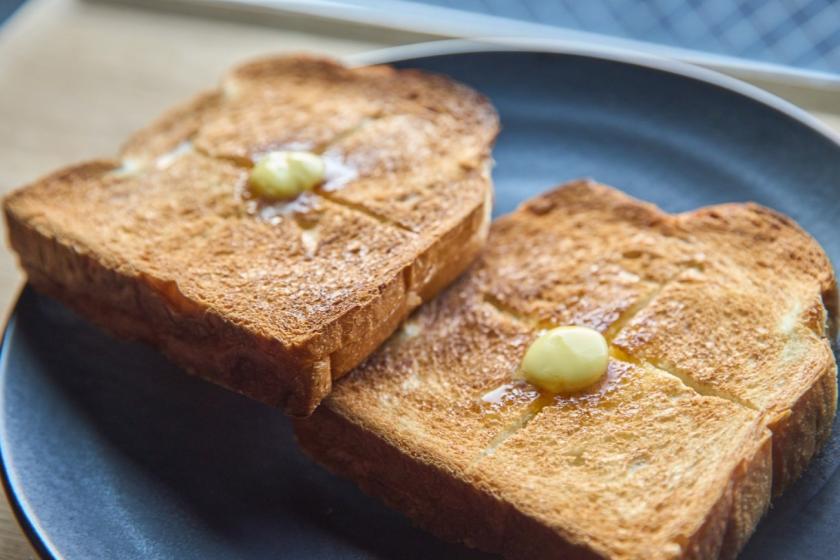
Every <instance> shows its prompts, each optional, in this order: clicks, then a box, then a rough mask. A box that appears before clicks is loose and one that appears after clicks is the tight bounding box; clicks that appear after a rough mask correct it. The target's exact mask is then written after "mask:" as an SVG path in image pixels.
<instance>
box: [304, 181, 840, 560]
mask: <svg viewBox="0 0 840 560" xmlns="http://www.w3.org/2000/svg"><path fill="white" fill-rule="evenodd" d="M716 211H719V212H723V211H727V212H734V213H736V214H738V215H744V214H751V213H757V215H758V217H754V216H752V215H751V216H750V218H749V220H750V221H752V220H755V221H754V223H753V225H752V227H753V230H752V231H753V235H754V237H758V238H761V239H763V238H764V236H767V240H766V243H767V246H773V245H774V243H773V241H771V240H770V237H769V234H768V233H767V232H766V231H765V230H764V229H763V228H764V227H765V225H766V223H767V222H766V221H762V220H770V221H772V223H776V224H779V226H780V228H781V230H776V229H775V228H773V231H778V233H777V235H781V236H783V238H784V241H783V242H784V243H785V247H784V249H779V251H780V252H779V255H781V254H784V252H785V251H786V252H787V254H788V257H787V258H789V259H792V260H794V261H797V262H798V259H800V258H802V259H808V261H807V263H805V262H803V264H801V265H800V266H793V267H792V268H791V269H786V268H785V266H784V265H783V264H782V263H776V264H774V265H773V267H774V270H773V271H772V272H770V271H764V270H763V268H762V266H761V265H760V264H758V261H759V259H760V258H761V257H763V256H765V255H767V253H765V250H768V249H767V247H764V246H759V247H757V251H756V252H754V253H752V255H751V256H750V254H748V253H747V251H748V246H749V245H750V242H746V241H745V243H744V245H743V246H740V247H739V246H738V245H737V243H736V241H735V240H729V239H728V237H729V236H734V237H735V239H739V238H740V236H743V235H747V233H746V229H747V228H748V226H747V225H745V224H746V223H745V222H742V223H741V225H739V226H736V225H735V224H728V225H725V224H722V225H718V226H715V227H712V226H711V225H705V220H706V219H707V216H708V215H709V214H710V213H714V212H716ZM715 223H717V222H715ZM768 227H770V226H768ZM728 230H731V231H728ZM753 243H755V242H753ZM747 282H751V283H752V284H751V288H750V289H747V288H746V286H747ZM833 286H834V279H833V273H832V272H831V267H830V265H829V264H828V261H827V260H826V259H825V257H824V255H823V253H822V251H821V250H820V248H819V246H818V245H817V244H816V242H814V241H813V240H812V239H811V238H810V237H808V236H807V235H806V234H804V233H803V232H802V231H801V230H800V229H799V228H798V227H797V226H795V224H793V223H792V222H790V221H789V220H786V219H783V218H780V217H779V216H778V215H776V214H774V213H771V212H769V211H767V210H766V209H763V208H759V207H756V206H752V205H743V206H738V205H730V206H725V207H713V208H709V209H704V210H700V211H697V212H692V213H686V214H681V215H675V216H673V215H668V214H666V213H664V212H662V211H660V210H658V209H657V208H655V207H653V206H651V205H648V204H645V203H641V202H639V201H636V200H634V199H632V198H630V197H628V196H626V195H624V194H622V193H620V192H618V191H615V190H613V189H610V188H608V187H605V186H602V185H598V184H594V183H591V182H586V181H583V182H577V183H573V184H570V185H567V186H565V187H562V188H559V189H557V190H554V191H552V192H549V193H547V194H545V195H543V196H540V197H537V198H536V199H533V200H531V201H529V202H527V203H525V204H524V205H523V206H522V207H521V208H520V209H519V210H517V211H516V212H514V213H513V214H510V215H508V216H505V217H503V218H501V219H500V220H498V221H497V222H496V223H495V224H494V225H493V228H492V230H491V235H490V240H489V242H488V244H487V246H486V248H485V250H484V252H483V254H482V257H481V259H480V260H479V262H477V263H476V264H475V265H474V266H473V267H472V268H471V270H470V272H469V274H468V275H466V276H465V277H464V278H462V280H460V281H459V282H458V283H457V284H456V285H454V286H453V287H451V288H450V289H448V290H447V291H446V292H445V293H444V294H443V295H441V296H440V297H438V298H437V299H436V300H435V301H433V302H431V303H429V304H427V305H426V306H424V308H423V309H421V310H419V311H418V312H417V313H416V314H415V315H414V316H413V317H412V318H411V319H410V320H409V322H407V323H406V324H405V325H404V326H403V328H402V329H401V330H400V331H399V333H398V334H397V335H395V336H394V337H392V339H391V340H390V341H389V342H388V343H387V344H386V345H385V346H383V348H382V349H381V350H380V351H378V352H376V353H375V354H374V355H372V356H371V357H370V358H369V359H368V360H367V361H365V362H364V364H363V365H362V366H360V367H359V368H357V369H356V370H355V371H354V372H353V373H352V374H351V375H349V376H347V377H346V378H345V379H343V380H342V381H341V382H340V383H338V384H337V386H336V387H335V390H334V392H333V394H332V395H331V396H330V397H329V398H328V399H327V400H326V401H325V403H324V406H323V407H322V408H321V409H320V410H318V411H317V412H316V413H315V414H314V415H313V416H312V417H311V418H310V419H307V420H301V421H298V422H296V430H297V433H298V436H299V439H300V441H301V443H302V445H303V446H304V448H305V449H307V450H308V451H309V452H310V453H311V454H312V455H313V456H314V457H315V458H316V459H317V460H319V461H320V462H322V463H324V464H325V465H326V466H327V467H328V468H330V469H331V470H333V471H335V472H337V473H339V474H342V475H344V476H348V477H350V478H352V479H354V480H356V481H357V482H359V484H360V485H361V486H362V488H363V489H365V490H366V491H368V492H370V493H372V494H375V495H378V496H380V497H382V498H384V499H385V500H386V501H387V502H389V503H390V504H392V505H394V506H395V507H398V508H400V509H402V510H403V511H405V512H406V513H407V514H409V515H410V516H411V517H413V518H414V519H416V520H417V521H418V522H420V523H421V524H422V525H424V526H426V527H428V528H429V529H431V530H432V531H433V532H435V533H437V534H439V535H441V536H443V537H445V538H449V539H453V540H460V541H462V542H466V543H468V544H470V545H472V546H475V547H478V548H481V549H484V550H488V551H493V552H500V553H503V554H505V555H506V556H509V557H516V558H519V557H522V558H526V557H534V556H537V557H563V558H566V557H611V558H671V557H685V558H715V557H734V556H735V555H736V554H737V552H738V551H739V550H740V548H741V547H742V546H743V544H744V543H745V542H746V540H747V539H748V538H749V535H750V534H751V533H752V530H753V528H754V527H755V524H756V523H757V522H758V520H759V518H760V517H761V515H762V514H763V512H764V511H765V509H766V507H767V505H768V504H769V500H770V497H771V494H772V489H773V487H774V485H775V487H776V490H777V491H780V490H781V489H783V488H784V486H785V485H786V484H787V483H789V481H790V479H792V478H794V477H795V476H796V475H797V474H798V473H799V472H801V468H802V467H803V466H804V464H806V463H807V461H808V460H809V459H810V457H811V456H812V455H813V453H814V452H815V450H816V449H818V448H819V445H820V443H821V442H822V441H823V439H824V437H825V431H826V430H827V428H825V427H824V424H825V425H829V424H830V420H831V418H832V417H833V415H834V411H835V405H836V392H832V389H831V388H832V387H836V373H835V365H834V360H833V357H832V355H831V353H830V350H829V346H828V341H827V338H826V332H825V321H824V319H825V310H824V307H823V304H822V303H821V298H822V297H825V298H830V294H831V293H832V292H833V290H834V287H833ZM695 288H696V289H697V291H696V292H693V291H692V290H693V289H695ZM710 290H719V291H720V292H718V293H725V294H732V295H731V298H732V303H731V304H726V303H724V304H722V305H720V306H718V305H710V302H711V301H714V300H713V299H709V298H710V297H711V296H710V295H706V294H707V292H709V291H710ZM672 292H673V293H674V294H682V295H681V296H677V295H675V296H674V299H673V300H671V301H674V302H676V303H672V304H670V305H674V306H675V308H674V309H673V310H670V311H669V310H668V308H667V306H668V305H669V303H668V301H669V300H667V297H668V294H669V293H672ZM690 294H703V296H701V295H696V296H694V297H695V298H698V299H690V298H691V295H690ZM768 294H771V295H775V296H776V298H775V299H773V297H770V298H768V297H767V296H768ZM780 294H788V295H789V297H793V298H798V299H799V300H801V301H804V302H806V303H807V304H810V303H811V302H813V304H814V306H816V307H815V308H814V309H810V308H809V307H808V305H807V304H806V305H803V307H802V311H801V312H799V313H794V314H793V316H791V315H790V314H788V310H789V305H790V304H789V299H780V298H781V296H780ZM736 296H737V297H736ZM750 297H752V298H753V299H752V302H753V304H754V305H755V306H761V310H762V311H764V313H763V314H760V313H752V314H750V315H748V317H750V318H751V319H752V320H754V321H758V322H757V323H754V324H752V325H750V326H747V325H746V324H744V323H739V322H736V321H739V320H741V319H742V314H743V313H745V312H746V310H747V309H750V306H749V305H746V302H747V301H749V298H750ZM703 298H705V299H703ZM737 298H742V299H740V300H739V299H737ZM725 301H729V300H725ZM659 306H663V307H665V309H664V310H661V311H660V310H658V307H659ZM691 312H694V313H696V314H697V315H698V316H699V317H702V319H695V320H693V321H692V320H688V319H686V321H685V322H679V323H676V322H674V321H673V319H672V317H673V315H674V314H683V315H686V314H689V313H691ZM780 318H784V319H785V320H787V321H790V322H791V324H792V325H793V326H792V327H790V328H782V327H789V326H790V324H789V323H784V324H783V325H781V326H780V324H779V319H780ZM727 319H728V320H729V323H724V324H725V325H728V326H729V328H731V329H732V330H730V331H728V332H727V331H726V330H725V328H724V327H720V323H721V322H722V321H726V320H727ZM563 324H578V325H585V326H589V327H592V328H595V329H598V330H600V331H601V332H603V333H604V334H605V336H606V337H607V339H608V341H610V345H611V352H612V359H611V363H610V367H609V370H608V373H607V375H606V376H605V377H604V378H603V379H602V381H601V382H599V383H598V384H596V385H595V386H593V387H592V388H590V389H588V390H586V391H584V392H582V393H579V394H576V395H571V396H562V395H556V396H551V395H545V394H540V393H539V392H537V391H536V390H534V389H533V388H532V387H531V386H529V385H527V384H525V383H524V382H521V381H516V380H515V379H514V378H513V374H514V372H516V370H517V368H518V365H519V362H520V360H521V358H522V355H523V354H524V352H525V350H526V349H527V347H528V345H529V344H530V342H531V341H532V340H533V339H534V338H535V337H536V336H537V334H538V333H539V332H540V330H542V329H544V328H548V327H551V326H556V325H563ZM765 328H766V329H768V331H769V330H770V329H774V332H773V334H770V333H769V332H768V333H764V331H763V329H765ZM645 331H646V333H647V334H645ZM776 331H778V332H776ZM692 332H694V333H696V335H695V337H694V338H691V336H690V333H692ZM710 332H711V333H718V334H717V336H720V337H723V336H724V334H728V338H727V337H724V338H723V342H724V343H725V344H722V345H721V347H720V348H721V349H724V350H725V351H727V352H738V351H742V352H743V351H748V352H749V354H747V356H750V355H752V354H753V353H755V352H756V351H757V348H760V349H762V350H764V351H768V352H775V353H776V354H775V355H774V356H772V357H767V358H766V361H765V362H764V363H763V365H762V366H761V367H763V368H765V370H768V371H766V373H765V377H764V382H763V383H762V382H761V381H760V380H758V379H757V377H756V371H757V370H756V369H755V368H758V367H759V366H758V365H757V364H751V363H749V362H745V360H746V358H745V357H744V356H740V357H735V356H732V355H731V354H727V355H725V356H720V355H717V354H715V353H714V352H709V353H707V354H699V350H696V351H695V352H693V353H690V354H687V355H688V356H690V357H695V358H697V361H695V362H690V361H688V359H687V358H686V354H679V353H678V351H680V350H682V347H683V346H682V345H680V344H677V343H676V342H674V341H673V340H672V341H671V343H670V344H668V345H665V343H664V342H663V346H662V348H664V349H663V350H662V352H667V351H670V352H673V354H669V355H667V356H666V357H665V358H661V359H660V355H659V354H656V353H654V351H653V349H654V348H656V349H659V348H660V346H655V345H653V341H657V340H662V341H666V340H668V337H669V336H671V335H673V336H675V337H676V338H679V339H680V340H683V339H684V344H685V345H689V346H690V345H693V346H692V347H693V348H695V349H696V348H699V347H702V345H703V343H705V342H706V341H707V340H709V338H708V333H710ZM680 337H682V338H680ZM768 338H772V339H773V340H774V341H777V342H774V343H773V344H770V343H765V340H767V339H768ZM735 339H737V341H736V340H735ZM750 340H751V341H752V344H750V343H749V341H750ZM645 344H647V346H645ZM785 348H787V349H785ZM791 348H795V349H796V352H797V353H798V354H797V356H798V360H797V364H798V367H793V366H791V365H789V363H788V362H787V361H785V360H784V358H785V356H784V353H785V352H792V351H793V350H792V349H791ZM698 355H699V357H698ZM701 358H705V359H701ZM747 366H750V367H747ZM769 370H772V371H769ZM780 419H782V420H783V421H781V420H780ZM794 433H796V434H797V435H796V436H795V438H796V439H799V438H801V436H802V434H803V433H807V434H808V436H809V438H806V439H804V440H802V441H796V439H794V436H793V434H794Z"/></svg>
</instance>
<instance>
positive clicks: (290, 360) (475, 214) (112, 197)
mask: <svg viewBox="0 0 840 560" xmlns="http://www.w3.org/2000/svg"><path fill="white" fill-rule="evenodd" d="M497 131H498V119H497V116H496V113H495V111H494V110H493V108H492V107H491V105H490V104H489V102H488V101H487V100H486V99H485V98H483V97H481V96H480V95H478V94H477V93H475V92H474V91H472V90H470V89H468V88H466V87H464V86H462V85H460V84H457V83H454V82H452V81H450V80H448V79H446V78H443V77H439V76H434V75H429V74H425V73H422V72H418V71H413V70H400V71H398V70H394V69H392V68H389V67H368V68H358V69H348V68H345V67H343V66H341V65H340V64H338V63H336V62H333V61H330V60H324V59H318V58H311V57H305V56H291V57H279V58H271V59H265V60H259V61H256V62H253V63H250V64H246V65H244V66H240V67H238V68H236V69H234V70H233V71H232V72H231V73H230V74H229V75H228V76H227V77H226V78H225V79H224V80H223V82H222V84H221V86H220V87H219V88H218V89H216V90H212V91H209V92H206V93H204V94H202V95H200V96H199V97H197V98H196V99H194V100H193V101H191V102H189V103H187V104H186V105H184V106H181V107H179V108H176V109H175V110H173V111H171V112H169V113H168V114H166V115H164V116H163V117H162V118H161V119H159V120H158V121H157V122H156V123H154V124H152V125H151V126H149V127H148V128H147V129H145V130H142V131H140V132H138V133H137V134H136V135H134V137H133V138H131V139H130V140H129V142H128V143H127V144H126V146H125V147H124V148H123V150H122V152H121V154H120V155H119V157H118V158H116V159H113V160H111V159H107V160H102V161H95V162H89V163H85V164H81V165H77V166H73V167H70V168H67V169H64V170H61V171H58V172H56V173H54V174H52V175H50V176H48V177H46V178H44V179H41V180H39V181H37V182H36V183H34V184H32V185H29V186H28V187H26V188H24V189H22V190H20V191H17V192H16V193H14V194H12V195H11V196H9V197H8V198H7V199H6V201H5V204H4V208H5V212H6V218H7V223H8V227H9V236H10V241H11V245H12V247H13V248H14V249H15V251H17V252H18V254H19V256H20V261H21V264H22V266H23V268H24V269H25V270H26V272H27V274H28V277H29V281H30V282H31V283H32V284H33V285H34V286H35V288H37V289H39V290H41V291H43V292H45V293H48V294H50V295H52V296H54V297H56V298H58V299H60V300H62V301H63V302H65V303H67V304H68V305H69V306H71V307H73V308H75V309H76V310H78V311H80V312H81V313H83V314H84V315H86V316H88V317H90V318H91V319H93V320H94V321H96V322H97V323H99V324H100V325H102V326H104V327H106V328H108V329H110V330H112V331H114V332H116V333H118V334H120V335H123V336H127V337H133V338H139V339H143V340H146V341H149V342H151V343H153V344H155V345H157V346H158V347H160V348H161V349H162V350H163V351H164V352H165V353H166V354H167V355H169V356H170V357H171V358H172V359H173V361H175V362H177V363H179V364H181V365H182V366H185V367H186V368H188V369H189V370H191V371H193V372H194V373H196V374H199V375H201V376H204V377H206V378H208V379H210V380H212V381H214V382H216V383H219V384H221V385H224V386H226V387H229V388H231V389H233V390H236V391H239V392H241V393H243V394H245V395H248V396H250V397H253V398H255V399H258V400H261V401H264V402H266V403H269V404H272V405H276V406H280V407H282V408H283V409H284V410H286V411H287V412H289V413H291V414H296V415H304V414H308V413H310V412H311V411H312V410H313V409H314V407H315V406H316V405H317V404H318V402H320V400H321V399H322V398H323V396H324V395H326V394H327V393H328V392H329V390H330V387H331V385H332V381H333V380H334V379H336V378H338V377H340V376H341V375H343V374H344V373H345V372H347V371H349V370H350V369H351V368H352V367H354V366H355V365H356V364H358V363H359V362H360V361H361V360H363V359H364V358H365V357H366V356H367V355H368V354H370V353H371V352H372V351H373V350H374V349H375V348H376V347H378V346H379V345H380V344H381V343H382V342H383V341H384V340H385V339H386V338H387V337H388V336H389V335H390V334H391V333H392V332H393V331H394V329H395V328H397V326H398V325H399V324H400V322H401V321H402V320H403V319H404V318H405V317H406V316H407V315H408V313H409V312H410V311H411V310H413V309H414V308H416V307H417V306H418V305H420V303H422V301H424V300H426V299H429V298H431V297H432V296H433V295H434V294H436V293H437V292H438V291H439V290H440V289H441V288H443V287H444V286H446V285H447V284H449V283H450V282H451V281H452V280H453V279H454V278H455V277H456V276H458V274H460V273H461V272H462V271H463V270H464V269H465V268H466V267H467V266H468V265H469V263H470V262H471V261H472V259H473V258H474V257H475V256H476V255H477V253H478V250H479V249H480V247H481V245H482V243H483V241H484V238H485V237H486V233H487V228H488V227H489V213H490V205H491V199H492V187H491V182H490V177H489V166H490V161H491V160H490V149H491V145H492V142H493V140H494V138H495V136H496V133H497ZM278 149H281V150H282V149H287V150H288V149H291V150H296V149H303V150H307V151H312V152H315V153H318V154H321V155H322V157H323V158H324V160H325V161H326V162H327V180H326V182H325V183H324V184H323V185H321V186H320V187H318V188H316V189H315V191H313V192H307V193H304V194H302V195H301V196H300V197H299V198H297V199H295V200H294V201H292V202H282V203H281V202H266V201H260V200H258V199H255V198H253V197H251V196H249V194H248V189H247V187H246V184H247V180H248V175H249V172H250V168H251V166H252V165H253V160H254V159H255V158H256V157H258V156H259V155H260V154H262V153H264V152H266V151H269V150H278Z"/></svg>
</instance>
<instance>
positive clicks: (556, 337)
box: [520, 326, 609, 393]
mask: <svg viewBox="0 0 840 560" xmlns="http://www.w3.org/2000/svg"><path fill="white" fill-rule="evenodd" d="M608 363H609V347H608V346H607V341H606V339H605V338H604V336H603V335H602V334H601V333H599V332H598V331H596V330H593V329H590V328H587V327H577V326H570V327H557V328H554V329H551V330H549V331H546V332H545V333H543V334H542V335H540V336H539V337H538V338H537V339H536V340H535V341H534V342H533V343H531V346H530V347H529V348H528V350H527V351H526V352H525V357H524V358H523V359H522V365H521V366H520V373H521V374H522V375H523V376H524V378H525V380H526V381H528V382H529V383H531V384H532V385H535V386H536V387H539V388H540V389H543V390H545V391H550V392H552V393H573V392H575V391H580V390H581V389H585V388H586V387H588V386H590V385H592V384H593V383H595V382H596V381H598V380H599V379H601V377H603V375H604V373H606V371H607V365H608Z"/></svg>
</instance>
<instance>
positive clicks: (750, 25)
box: [415, 0, 840, 74]
mask: <svg viewBox="0 0 840 560" xmlns="http://www.w3.org/2000/svg"><path fill="white" fill-rule="evenodd" d="M415 1H416V2H418V3H422V4H429V5H436V6H444V7H447V8H454V9H460V10H464V11H470V12H477V13H482V14H487V15H495V16H501V17H507V18H512V19H516V20H520V21H527V22H530V23H541V24H544V25H553V26H558V27H564V28H568V29H575V30H580V31H590V32H595V33H602V34H605V35H612V36H615V37H622V38H625V39H636V40H641V41H649V42H653V43H660V44H664V45H670V46H674V47H683V48H688V49H695V50H701V51H707V52H712V53H716V54H723V55H730V56H737V57H741V58H748V59H753V60H760V61H763V62H773V63H776V64H783V65H786V66H794V67H797V68H807V69H811V70H819V71H823V72H831V73H835V74H837V73H840V1H832V0H734V1H733V0H646V1H634V0H548V1H540V0H415Z"/></svg>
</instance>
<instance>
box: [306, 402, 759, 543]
mask: <svg viewBox="0 0 840 560" xmlns="http://www.w3.org/2000/svg"><path fill="white" fill-rule="evenodd" d="M758 430H759V433H757V434H756V438H755V439H754V440H753V442H754V444H753V445H752V446H751V447H750V448H748V449H745V450H744V451H743V458H742V459H741V460H740V462H739V463H738V466H737V468H736V469H734V470H733V471H732V472H731V473H730V474H729V479H728V482H727V483H726V484H725V486H724V489H723V491H722V492H721V494H720V496H719V498H718V499H717V501H716V503H715V505H714V506H713V507H712V508H711V509H710V510H709V511H708V513H707V516H706V518H705V519H704V520H703V522H702V523H701V524H700V525H699V527H698V529H697V530H696V531H695V532H694V533H693V534H691V535H689V536H687V537H686V538H685V540H684V541H683V542H682V543H680V548H679V550H676V551H671V552H672V554H666V555H664V556H663V557H680V558H697V559H705V558H735V557H736V556H737V554H738V551H740V550H741V548H743V546H744V544H746V542H747V540H748V539H749V537H750V535H752V533H753V530H754V529H755V526H756V525H757V524H758V521H759V520H760V519H761V517H762V516H763V515H764V513H765V512H766V511H767V508H768V507H769V503H770V502H769V497H770V490H771V486H772V476H771V457H772V454H771V448H772V446H771V435H770V433H769V432H768V431H767V430H766V429H765V428H763V427H761V426H759V427H758ZM295 434H296V436H297V438H298V442H299V443H300V445H301V447H302V448H303V450H304V451H306V453H307V454H309V455H310V456H311V457H312V458H313V459H314V460H316V461H318V462H319V463H320V464H321V465H323V466H324V467H326V468H327V469H328V470H329V471H330V472H332V473H333V474H336V475H338V476H341V477H343V478H347V479H350V480H352V481H354V482H356V483H357V484H358V485H359V487H360V488H361V489H362V490H363V491H364V492H365V493H366V494H369V495H371V496H374V497H376V498H379V499H381V500H382V501H383V502H385V503H386V504H387V505H388V506H390V507H392V508H394V509H397V510H399V511H402V512H403V513H405V514H406V515H407V516H408V517H410V518H411V519H412V520H413V521H414V522H416V523H417V524H418V525H419V526H421V527H423V528H424V529H426V530H428V531H429V532H431V533H433V534H434V535H436V536H437V537H439V538H441V539H444V540H446V541H450V542H459V543H463V544H466V545H467V546H470V547H472V548H476V549H479V550H482V551H485V552H491V553H498V554H502V555H503V556H504V557H505V558H511V559H522V560H526V559H531V558H558V559H559V558H564V559H581V560H583V559H592V558H609V557H610V555H609V553H607V552H606V551H604V550H599V549H598V548H596V547H595V546H594V545H593V544H592V543H586V542H571V541H570V540H569V538H570V537H569V536H568V535H562V534H561V533H560V532H558V531H555V530H551V529H550V528H548V527H546V526H545V525H544V524H543V523H540V522H539V521H538V520H536V519H533V518H531V517H529V516H527V515H526V514H524V513H522V512H521V511H519V510H517V509H516V508H514V507H513V506H511V505H510V504H509V503H507V502H504V501H502V500H500V499H498V498H497V497H496V496H494V495H493V494H492V493H491V492H489V491H487V490H486V489H484V488H482V487H481V486H478V485H476V484H470V483H467V482H465V481H464V480H462V479H459V478H458V477H456V476H454V475H453V474H452V473H451V472H448V471H447V469H445V468H443V467H442V466H440V465H435V464H433V463H430V462H426V461H423V460H420V459H418V458H417V457H415V456H412V455H410V454H408V453H406V452H404V451H403V450H402V448H401V447H400V446H399V445H395V444H394V442H390V441H388V440H387V439H386V437H385V436H384V435H383V434H376V433H373V432H371V431H370V430H368V429H366V428H365V427H363V426H361V425H359V424H358V423H356V422H354V421H352V420H349V419H348V418H346V417H345V416H343V415H342V414H341V413H340V412H337V411H336V410H334V409H332V408H330V407H323V408H321V409H319V410H318V411H317V412H316V414H314V415H313V416H312V417H310V418H307V419H301V420H295Z"/></svg>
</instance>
